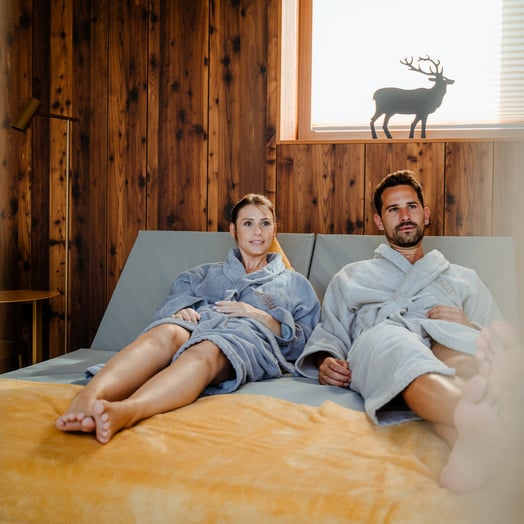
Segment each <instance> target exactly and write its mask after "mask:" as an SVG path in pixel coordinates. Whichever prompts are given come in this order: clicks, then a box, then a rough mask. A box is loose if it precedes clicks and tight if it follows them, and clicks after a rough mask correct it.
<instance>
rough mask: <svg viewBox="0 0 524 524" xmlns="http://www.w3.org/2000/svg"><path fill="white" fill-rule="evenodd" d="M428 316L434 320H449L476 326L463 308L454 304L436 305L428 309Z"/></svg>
mask: <svg viewBox="0 0 524 524" xmlns="http://www.w3.org/2000/svg"><path fill="white" fill-rule="evenodd" d="M428 318H431V319H433V320H448V321H449V322H456V323H457V324H463V325H464V326H469V327H475V326H473V324H472V323H471V322H470V321H469V320H468V317H466V315H465V314H464V311H462V309H460V308H458V307H453V306H435V307H433V308H431V309H430V310H429V311H428Z"/></svg>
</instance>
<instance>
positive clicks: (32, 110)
mask: <svg viewBox="0 0 524 524" xmlns="http://www.w3.org/2000/svg"><path fill="white" fill-rule="evenodd" d="M39 108H40V100H38V99H36V98H30V99H29V100H28V101H27V102H26V103H25V104H24V106H23V107H22V110H21V111H20V115H19V116H18V118H17V119H16V120H15V121H14V122H13V123H12V124H11V127H13V128H15V129H18V130H19V131H25V130H26V129H27V127H28V126H29V124H30V123H31V120H32V119H33V117H34V116H35V115H36V113H37V111H38V109H39Z"/></svg>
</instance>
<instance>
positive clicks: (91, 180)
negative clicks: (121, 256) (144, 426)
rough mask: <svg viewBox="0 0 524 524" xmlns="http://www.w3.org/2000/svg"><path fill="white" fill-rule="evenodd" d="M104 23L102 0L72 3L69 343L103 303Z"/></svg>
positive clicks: (75, 343) (89, 335) (96, 319)
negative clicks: (73, 160) (73, 118)
mask: <svg viewBox="0 0 524 524" xmlns="http://www.w3.org/2000/svg"><path fill="white" fill-rule="evenodd" d="M107 28H108V6H107V0H97V1H89V2H77V3H75V12H74V35H75V48H74V76H75V78H82V82H74V84H73V100H74V107H75V108H76V109H75V116H77V117H78V118H79V119H80V124H79V125H78V124H76V126H75V140H74V141H73V144H74V145H75V147H77V148H78V151H75V154H76V158H77V162H76V165H75V166H74V168H73V172H72V180H71V182H72V190H71V192H72V199H71V202H72V210H71V211H72V217H71V218H72V220H71V222H72V228H71V229H72V231H71V238H72V241H71V271H72V274H71V307H70V317H71V331H70V341H71V343H70V346H71V348H72V349H76V348H79V347H86V346H88V345H89V344H90V342H91V340H92V339H93V337H94V335H95V333H96V330H97V328H98V324H99V323H100V320H101V319H102V315H103V312H104V310H105V307H106V305H107V289H106V288H107V280H106V247H107V238H106V225H107V220H106V209H107V207H108V206H107V201H106V198H107V104H108V100H107V87H108V31H107ZM86 283H88V284H86ZM86 313H87V314H86Z"/></svg>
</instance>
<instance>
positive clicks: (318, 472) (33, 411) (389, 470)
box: [0, 379, 468, 524]
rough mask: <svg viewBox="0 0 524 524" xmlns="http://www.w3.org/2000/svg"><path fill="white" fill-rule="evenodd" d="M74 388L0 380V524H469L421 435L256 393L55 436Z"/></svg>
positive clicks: (436, 450)
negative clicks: (105, 436)
mask: <svg viewBox="0 0 524 524" xmlns="http://www.w3.org/2000/svg"><path fill="white" fill-rule="evenodd" d="M77 388H78V386H74V385H69V384H67V385H65V384H50V383H34V382H25V381H15V380H6V379H3V380H0V417H1V418H0V521H1V522H2V523H4V522H23V523H33V522H34V523H38V524H43V523H48V522H49V523H53V524H58V523H62V522H64V523H71V522H74V523H84V522H85V523H93V522H107V523H120V522H122V523H126V524H127V523H132V522H144V523H148V524H149V523H155V522H160V523H178V522H181V523H182V522H183V523H192V522H195V523H196V522H198V523H208V522H209V523H215V522H221V523H249V524H255V523H265V522H268V523H282V524H285V523H321V524H327V523H338V522H344V523H352V522H359V523H360V522H369V523H390V522H391V523H400V522H410V523H411V522H412V523H432V522H435V523H441V522H465V518H466V517H465V516H464V511H465V510H466V508H467V507H468V504H466V503H465V501H467V499H465V498H464V497H458V496H454V495H451V494H450V493H449V492H447V491H446V490H444V489H441V488H439V486H438V484H437V480H436V479H437V478H438V473H439V471H440V469H441V468H442V466H443V464H444V463H445V461H446V457H447V454H448V449H447V446H446V445H445V444H444V443H443V441H441V440H440V439H439V438H438V437H436V436H435V435H434V433H433V432H432V430H431V428H430V427H429V425H427V424H426V423H423V422H410V423H407V424H404V425H401V426H396V427H390V428H377V427H375V426H373V425H372V424H371V423H370V422H369V421H368V419H367V418H366V416H365V415H364V414H363V413H360V412H355V411H351V410H348V409H345V408H343V407H341V406H339V405H337V404H335V403H332V402H325V403H324V404H323V405H322V406H320V407H319V408H314V407H310V406H304V405H298V404H294V403H291V402H285V401H282V400H279V399H274V398H269V397H264V396H258V395H242V394H235V395H224V396H215V397H209V398H203V399H200V400H199V401H197V402H196V403H195V404H193V405H191V406H188V407H186V408H183V409H180V410H178V411H176V412H172V413H167V414H163V415H157V416H155V417H153V418H151V419H149V420H146V421H144V422H142V423H140V424H138V425H137V426H136V427H134V428H132V429H130V430H126V431H123V432H121V433H119V434H117V435H116V436H115V437H114V438H113V440H112V441H111V442H110V443H109V444H106V445H101V444H99V443H97V441H96V440H95V438H94V436H93V435H85V434H65V433H62V432H60V431H58V430H57V429H55V427H54V421H55V419H56V418H57V417H58V416H59V415H60V414H62V413H63V412H64V411H65V410H66V408H67V406H68V404H69V401H70V399H71V398H72V396H73V394H74V393H75V391H76V390H77Z"/></svg>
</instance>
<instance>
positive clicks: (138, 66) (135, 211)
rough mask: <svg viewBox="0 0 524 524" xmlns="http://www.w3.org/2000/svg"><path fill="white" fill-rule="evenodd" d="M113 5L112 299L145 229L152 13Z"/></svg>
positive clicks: (115, 1) (121, 0) (116, 0)
mask: <svg viewBox="0 0 524 524" xmlns="http://www.w3.org/2000/svg"><path fill="white" fill-rule="evenodd" d="M108 6H109V22H108V34H109V62H108V64H109V77H108V82H109V83H108V157H109V163H108V170H107V176H108V184H107V186H108V188H107V197H106V205H107V221H108V222H107V228H108V246H107V248H106V249H107V252H108V256H109V258H108V263H107V267H108V275H107V277H108V286H107V292H108V298H109V296H110V295H111V293H112V292H113V289H114V287H115V285H116V282H117V281H118V277H119V276H120V272H121V271H122V268H123V266H124V264H125V261H126V259H127V256H128V254H129V251H130V250H131V247H132V245H133V243H134V241H135V239H136V236H137V232H138V230H140V229H145V227H146V174H147V173H146V154H147V144H146V139H147V46H146V45H144V43H145V42H147V41H148V16H147V9H146V7H144V6H143V5H142V4H141V3H137V2H128V1H126V0H112V1H111V2H109V3H108Z"/></svg>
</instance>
